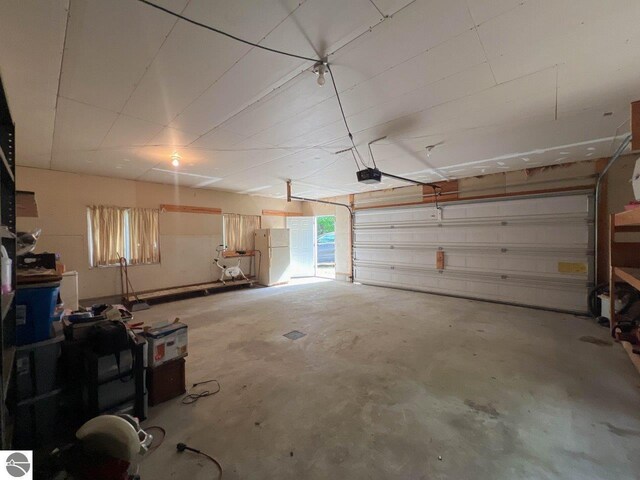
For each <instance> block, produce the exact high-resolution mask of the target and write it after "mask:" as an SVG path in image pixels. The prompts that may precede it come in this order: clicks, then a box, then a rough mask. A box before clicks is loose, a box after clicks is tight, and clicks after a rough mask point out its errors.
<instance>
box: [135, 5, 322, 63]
mask: <svg viewBox="0 0 640 480" xmlns="http://www.w3.org/2000/svg"><path fill="white" fill-rule="evenodd" d="M138 1H139V2H141V3H144V4H145V5H149V6H150V7H153V8H155V9H157V10H160V11H162V12H164V13H168V14H169V15H172V16H174V17H176V18H179V19H180V20H184V21H185V22H189V23H191V24H193V25H196V26H198V27H202V28H206V29H207V30H211V31H212V32H216V33H219V34H220V35H224V36H225V37H228V38H230V39H232V40H236V41H237V42H241V43H244V44H246V45H251V46H252V47H256V48H260V49H262V50H266V51H268V52H272V53H278V54H280V55H286V56H287V57H293V58H299V59H300V60H308V61H309V62H318V61H320V60H318V59H317V58H310V57H305V56H304V55H298V54H295V53H290V52H285V51H282V50H277V49H275V48H269V47H265V46H264V45H260V44H259V43H254V42H251V41H249V40H245V39H244V38H240V37H236V36H235V35H232V34H230V33H227V32H225V31H223V30H220V29H218V28H215V27H212V26H211V25H206V24H204V23H202V22H198V21H197V20H193V19H192V18H189V17H185V16H184V15H182V14H180V13H178V12H174V11H172V10H169V9H168V8H165V7H162V6H160V5H157V4H155V3H153V2H149V1H148V0H138Z"/></svg>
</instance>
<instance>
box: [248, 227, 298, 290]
mask: <svg viewBox="0 0 640 480" xmlns="http://www.w3.org/2000/svg"><path fill="white" fill-rule="evenodd" d="M255 240H256V243H255V249H256V250H258V251H259V252H260V253H259V254H258V257H259V258H258V261H259V264H258V272H257V273H258V283H259V284H261V285H265V286H267V287H268V286H270V285H280V284H283V283H288V282H289V280H290V278H291V274H290V273H289V270H290V265H291V252H290V250H289V229H288V228H267V229H261V230H256V231H255Z"/></svg>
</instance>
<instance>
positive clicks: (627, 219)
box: [609, 208, 640, 372]
mask: <svg viewBox="0 0 640 480" xmlns="http://www.w3.org/2000/svg"><path fill="white" fill-rule="evenodd" d="M609 226H610V228H609V235H610V236H609V241H610V243H609V245H610V247H609V264H610V266H611V272H610V276H609V297H610V301H611V306H610V311H609V315H610V317H609V318H611V336H612V337H614V338H617V337H616V327H617V326H618V323H619V318H618V315H617V313H616V311H615V304H616V289H615V285H616V283H619V282H625V283H627V284H629V285H631V286H632V287H633V288H635V289H636V290H638V291H640V242H622V241H618V240H617V236H618V235H617V234H619V233H623V232H640V208H636V209H634V210H629V211H626V212H622V213H616V214H613V215H611V220H610V224H609ZM625 337H626V340H635V343H638V344H640V330H639V329H638V328H636V329H635V331H632V332H627V333H626V334H625ZM622 343H623V346H624V349H625V350H626V351H627V353H628V354H629V357H631V361H632V362H633V364H634V365H635V366H636V368H638V371H639V372H640V355H639V354H637V353H634V347H633V345H631V344H630V343H629V342H627V341H623V342H622Z"/></svg>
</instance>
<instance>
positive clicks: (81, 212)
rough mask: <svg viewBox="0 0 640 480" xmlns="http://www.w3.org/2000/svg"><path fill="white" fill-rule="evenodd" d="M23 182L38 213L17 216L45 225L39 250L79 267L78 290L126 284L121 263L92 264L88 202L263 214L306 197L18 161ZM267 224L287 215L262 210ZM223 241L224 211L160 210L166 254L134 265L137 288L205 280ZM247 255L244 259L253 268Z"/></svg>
mask: <svg viewBox="0 0 640 480" xmlns="http://www.w3.org/2000/svg"><path fill="white" fill-rule="evenodd" d="M16 183H17V188H18V189H19V190H28V191H33V192H35V193H36V201H37V203H38V210H39V217H38V218H20V217H19V218H18V229H19V230H22V231H25V230H31V229H33V228H36V227H39V228H42V236H41V238H40V240H39V242H38V248H37V250H36V251H37V252H44V251H48V252H56V253H59V254H60V255H61V261H62V262H63V263H64V264H65V266H66V268H67V270H76V271H78V274H79V289H80V292H79V293H80V298H95V297H102V296H110V295H116V294H119V292H120V272H119V269H118V268H117V267H103V268H90V267H89V253H88V244H87V211H86V207H87V206H88V205H118V206H123V207H146V208H159V206H160V204H163V203H166V204H180V205H192V206H200V207H215V208H221V209H222V211H223V212H224V213H239V214H245V215H261V213H262V210H263V209H268V210H285V211H290V212H301V211H302V202H291V203H287V202H286V201H284V200H279V199H271V198H267V197H259V196H249V195H239V194H235V193H229V192H223V191H216V190H205V189H193V188H185V187H177V186H172V185H161V184H155V183H146V182H136V181H131V180H122V179H114V178H106V177H97V176H89V175H79V174H74V173H66V172H56V171H51V170H42V169H36V168H27V167H18V168H17V170H16ZM262 227H263V228H284V227H285V218H284V217H276V216H263V217H262ZM221 243H222V216H221V215H207V214H193V213H168V212H163V213H161V214H160V255H161V262H160V264H157V265H139V266H134V267H131V268H130V269H129V272H130V277H131V281H132V282H133V285H134V287H135V288H136V289H137V290H140V291H142V290H152V289H156V288H164V287H172V286H178V285H188V284H193V283H200V282H207V281H211V280H212V279H215V278H217V277H218V275H219V272H220V270H219V269H218V268H217V267H216V266H214V265H213V263H212V262H213V258H214V257H215V248H216V246H217V245H219V244H221ZM248 267H249V260H248V259H245V260H244V261H243V268H245V269H248Z"/></svg>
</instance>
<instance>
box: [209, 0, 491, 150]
mask: <svg viewBox="0 0 640 480" xmlns="http://www.w3.org/2000/svg"><path fill="white" fill-rule="evenodd" d="M412 3H413V2H412ZM467 31H468V30H465V31H463V32H461V33H459V34H457V35H455V36H454V37H451V38H448V39H447V40H444V41H442V42H440V43H438V44H436V45H433V46H432V47H429V48H427V49H425V50H423V51H421V52H419V53H417V54H416V55H414V56H412V57H410V58H408V59H406V60H403V61H402V62H400V63H397V64H394V65H391V66H390V67H388V68H386V69H385V70H382V71H381V72H379V73H377V74H375V75H373V76H372V77H369V78H367V79H366V80H363V81H361V82H358V83H355V84H353V85H350V86H348V87H345V88H342V89H340V88H339V89H338V91H339V92H340V94H343V93H345V92H347V91H349V90H353V89H354V88H356V87H358V86H360V85H364V84H366V83H367V82H369V81H371V80H374V79H376V78H378V77H379V76H380V75H383V74H384V73H387V72H389V71H390V70H393V69H394V68H397V67H399V66H401V65H404V64H405V63H407V62H410V61H412V60H415V59H416V58H418V57H420V56H421V55H424V54H426V53H428V52H430V51H431V50H433V49H436V48H438V47H441V46H443V45H446V44H447V43H449V42H451V41H453V40H456V39H457V38H459V37H461V36H462V35H464V34H465V33H467ZM485 58H486V53H485ZM487 63H488V60H487ZM338 65H340V64H338ZM477 65H480V64H476V65H471V66H470V68H471V67H475V66H477ZM489 68H491V67H490V66H489ZM305 71H306V70H305ZM301 73H304V71H303V72H301ZM457 73H460V72H455V73H452V74H451V75H449V76H452V75H456V74H457ZM492 73H493V71H492ZM295 78H297V77H295ZM446 78H447V77H446V76H445V77H442V78H439V79H438V80H434V81H433V82H431V83H428V84H425V85H422V86H420V87H417V88H422V87H424V86H428V85H432V84H433V83H436V82H439V81H441V80H444V79H446ZM292 80H293V79H292ZM494 80H495V75H494ZM496 85H497V83H496ZM278 88H281V87H278ZM278 88H276V89H274V90H273V91H275V90H277V89H278ZM286 91H287V90H283V91H282V92H280V93H278V94H277V95H275V96H274V97H273V98H271V99H269V100H268V101H271V100H273V99H275V98H277V97H278V96H280V95H282V94H284V93H285V92H286ZM412 91H415V90H411V91H409V92H406V93H411V92H412ZM271 93H272V92H271ZM265 97H266V95H265ZM263 98H264V97H263ZM334 98H335V95H332V96H331V97H329V98H325V99H324V100H320V101H319V102H317V103H315V104H313V105H312V106H310V107H308V109H307V110H309V109H313V108H317V107H318V106H319V105H322V104H323V103H326V102H329V101H332V100H333V99H334ZM261 101H262V99H260V100H258V101H256V102H254V103H253V104H252V105H250V106H249V107H247V108H245V109H244V110H242V111H240V112H238V113H236V114H234V115H233V116H232V117H230V118H228V119H227V120H225V121H224V122H223V123H221V124H219V125H217V126H216V127H214V128H213V129H211V130H210V131H213V130H214V129H216V128H219V127H222V128H224V124H225V123H227V122H229V121H231V120H233V119H234V118H235V117H237V116H238V115H240V114H242V113H244V112H246V111H247V110H248V109H249V108H251V107H252V106H253V105H255V104H256V103H259V102H261ZM367 109H368V108H365V109H363V110H359V111H358V112H356V113H353V114H352V115H357V114H358V113H361V112H364V111H366V110H367ZM301 113H304V112H298V113H296V114H295V115H293V116H292V117H289V118H286V119H284V120H281V121H279V122H276V123H274V124H272V125H269V126H268V127H265V128H263V129H261V130H258V131H257V132H255V133H253V134H252V135H251V136H249V137H247V138H252V137H254V136H256V135H259V134H261V133H263V132H265V131H267V130H269V129H271V128H274V127H276V126H278V125H281V124H283V123H285V122H288V121H291V118H294V117H295V116H297V115H300V114H301ZM332 123H333V122H329V123H327V124H325V125H322V126H321V127H320V128H323V127H325V126H328V125H331V124H332ZM208 133H209V132H208ZM205 135H206V134H205ZM303 135H306V133H305V134H303Z"/></svg>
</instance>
